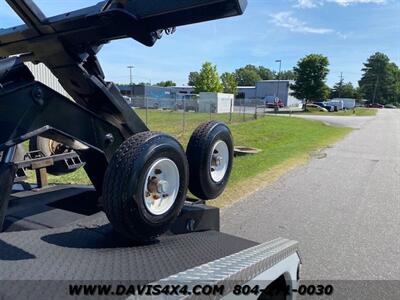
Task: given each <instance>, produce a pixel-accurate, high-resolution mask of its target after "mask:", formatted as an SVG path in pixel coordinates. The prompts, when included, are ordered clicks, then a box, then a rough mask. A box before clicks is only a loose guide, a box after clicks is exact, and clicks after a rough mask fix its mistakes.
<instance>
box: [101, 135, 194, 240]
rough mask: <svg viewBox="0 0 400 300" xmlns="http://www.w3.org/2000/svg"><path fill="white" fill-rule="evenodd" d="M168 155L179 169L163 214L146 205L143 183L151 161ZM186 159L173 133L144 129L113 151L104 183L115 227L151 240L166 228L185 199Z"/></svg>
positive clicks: (105, 201)
mask: <svg viewBox="0 0 400 300" xmlns="http://www.w3.org/2000/svg"><path fill="white" fill-rule="evenodd" d="M163 158H167V159H169V160H172V161H173V162H174V163H175V165H176V167H177V169H178V171H179V189H178V193H177V196H176V197H175V202H174V203H173V205H172V206H171V207H170V208H169V209H168V211H166V212H165V213H163V214H162V215H154V214H152V213H151V212H150V211H149V210H148V208H147V207H146V205H145V197H144V192H145V189H144V186H145V182H146V181H147V180H148V178H146V176H147V172H148V170H149V169H150V167H151V166H152V164H153V163H154V162H156V161H157V160H159V159H163ZM188 177H189V170H188V163H187V159H186V155H185V152H184V150H183V148H182V146H181V145H180V144H179V142H178V141H177V140H175V139H174V138H173V137H170V136H168V135H165V134H161V133H154V132H143V133H139V134H136V135H134V136H132V137H131V138H129V139H128V140H126V141H125V142H124V143H123V144H122V145H121V146H120V147H119V148H118V150H117V151H116V153H115V154H114V156H113V158H112V160H111V162H110V164H109V166H108V168H107V171H106V174H105V178H104V185H103V197H102V201H103V207H104V211H105V213H106V215H107V217H108V219H109V221H110V223H111V224H112V225H113V227H114V229H115V230H116V231H117V232H118V233H120V234H121V235H122V236H123V237H125V238H127V239H128V240H130V241H137V242H146V241H151V240H153V239H154V238H156V237H157V236H159V235H160V234H162V233H164V232H166V231H167V230H168V228H169V227H170V225H171V224H172V223H173V222H174V221H175V220H176V218H177V216H178V215H179V213H180V212H181V210H182V208H183V205H184V203H185V200H186V194H187V185H188Z"/></svg>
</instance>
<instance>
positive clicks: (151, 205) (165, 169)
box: [143, 158, 180, 216]
mask: <svg viewBox="0 0 400 300" xmlns="http://www.w3.org/2000/svg"><path fill="white" fill-rule="evenodd" d="M179 181H180V175H179V170H178V167H177V166H176V164H175V163H174V162H173V161H172V160H170V159H168V158H161V159H158V160H157V161H155V162H154V163H153V164H152V165H151V166H150V168H149V169H148V171H147V174H146V177H145V183H144V189H143V190H144V194H143V196H144V204H145V206H146V209H147V210H148V211H149V213H151V214H152V215H155V216H160V215H163V214H165V213H166V212H167V211H168V210H170V208H171V207H172V206H173V205H174V203H175V200H176V197H177V196H178V192H179V186H180V183H179Z"/></svg>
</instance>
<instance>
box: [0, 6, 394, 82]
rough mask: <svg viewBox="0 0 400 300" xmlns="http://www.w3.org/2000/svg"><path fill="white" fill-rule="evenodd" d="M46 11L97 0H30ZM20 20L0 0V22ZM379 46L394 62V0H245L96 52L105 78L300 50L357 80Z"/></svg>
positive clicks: (152, 76)
mask: <svg viewBox="0 0 400 300" xmlns="http://www.w3.org/2000/svg"><path fill="white" fill-rule="evenodd" d="M149 1H150V0H149ZM35 2H36V4H38V5H39V6H40V7H41V9H42V10H43V11H44V12H45V14H46V15H47V16H53V15H57V14H60V13H63V12H66V11H71V10H74V9H79V8H82V7H85V6H89V5H93V4H96V3H97V2H99V0H62V1H61V0H35ZM20 23H21V21H20V20H19V19H18V17H17V16H16V15H15V14H14V12H12V10H11V9H10V8H9V7H8V6H7V4H6V1H0V28H1V27H2V28H6V27H10V26H14V25H18V24H20ZM377 51H380V52H384V53H385V54H387V55H388V56H389V58H390V59H391V60H392V61H394V62H395V63H396V64H398V65H400V0H280V1H276V0H248V7H247V10H246V12H245V14H244V15H243V16H240V17H234V18H229V19H222V20H217V21H211V22H207V23H200V24H195V25H189V26H185V27H179V28H178V30H177V32H176V33H175V34H174V35H172V36H165V37H164V38H163V39H161V40H160V41H158V42H157V44H156V45H155V46H154V47H152V48H148V47H146V46H143V45H141V44H139V43H137V42H136V41H134V40H131V39H125V40H119V41H114V42H112V43H110V44H107V45H106V46H105V47H104V48H103V50H102V52H100V54H99V58H100V61H101V63H102V66H103V68H104V71H105V73H106V76H107V79H108V80H111V81H114V82H117V83H128V82H129V70H128V68H127V66H128V65H133V66H134V70H133V78H134V81H135V82H152V83H153V84H154V83H157V82H159V81H163V80H173V81H174V82H176V83H177V84H178V85H185V84H187V77H188V74H189V72H191V71H198V70H199V69H200V68H201V65H202V63H204V62H205V61H210V62H212V63H214V64H216V65H217V67H218V71H219V73H220V74H222V73H223V72H233V71H234V70H235V69H237V68H240V67H242V66H245V65H247V64H254V65H257V66H258V65H262V66H265V67H268V68H270V69H271V70H277V69H278V64H277V63H276V62H275V61H276V60H282V69H284V70H289V69H292V68H293V66H295V65H296V63H297V61H298V60H299V59H300V58H302V57H304V56H305V55H308V54H311V53H319V54H323V55H325V56H327V57H328V58H329V61H330V70H331V72H330V74H329V77H328V84H329V85H331V86H332V85H333V84H334V83H335V82H337V81H338V80H339V77H340V74H341V72H343V76H344V79H345V81H346V82H348V81H351V82H353V83H354V84H357V82H358V80H359V79H360V77H361V74H362V72H361V69H362V67H363V63H364V62H365V61H366V60H367V58H368V57H369V56H370V55H371V54H373V53H375V52H377Z"/></svg>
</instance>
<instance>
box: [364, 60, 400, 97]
mask: <svg viewBox="0 0 400 300" xmlns="http://www.w3.org/2000/svg"><path fill="white" fill-rule="evenodd" d="M362 71H363V75H362V78H361V80H360V81H359V86H360V88H361V91H362V93H363V95H364V96H365V98H366V99H367V100H369V101H371V102H374V103H376V102H380V103H383V104H386V103H391V102H395V101H396V99H398V97H399V95H400V87H399V82H398V81H397V80H398V78H400V75H399V72H400V71H399V68H398V67H397V65H396V64H394V63H391V62H390V59H389V57H388V56H387V55H385V54H383V53H380V52H377V53H375V54H373V55H372V56H370V57H369V58H368V60H367V62H366V63H365V64H364V68H363V69H362Z"/></svg>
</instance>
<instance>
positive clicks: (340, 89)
mask: <svg viewBox="0 0 400 300" xmlns="http://www.w3.org/2000/svg"><path fill="white" fill-rule="evenodd" d="M342 90H343V72H340V81H339V98H342Z"/></svg>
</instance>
